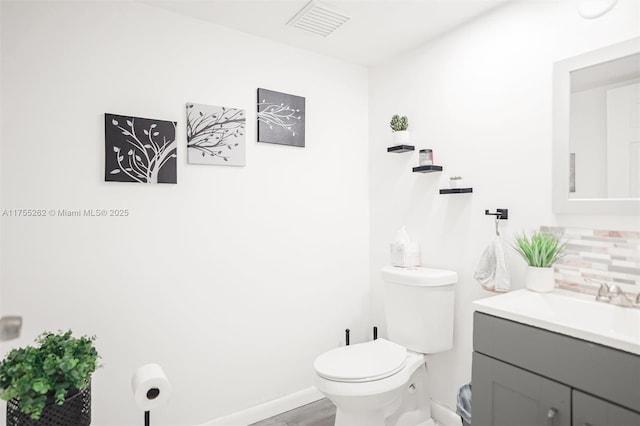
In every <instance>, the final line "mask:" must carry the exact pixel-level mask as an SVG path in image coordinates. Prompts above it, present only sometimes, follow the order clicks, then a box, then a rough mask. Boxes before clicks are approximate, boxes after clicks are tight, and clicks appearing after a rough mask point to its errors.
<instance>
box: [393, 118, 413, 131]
mask: <svg viewBox="0 0 640 426" xmlns="http://www.w3.org/2000/svg"><path fill="white" fill-rule="evenodd" d="M389 125H390V126H391V130H393V131H394V132H400V131H402V130H407V129H408V128H409V119H408V118H407V116H406V115H405V116H403V117H400V116H399V115H398V114H395V115H394V116H393V117H391V122H390V123H389Z"/></svg>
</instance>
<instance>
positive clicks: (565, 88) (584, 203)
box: [551, 37, 640, 215]
mask: <svg viewBox="0 0 640 426" xmlns="http://www.w3.org/2000/svg"><path fill="white" fill-rule="evenodd" d="M639 52H640V37H636V38H632V39H631V40H627V41H623V42H621V43H617V44H614V45H611V46H607V47H604V48H601V49H598V50H594V51H591V52H587V53H584V54H582V55H578V56H575V57H572V58H567V59H564V60H561V61H558V62H556V63H555V64H554V65H553V151H552V153H553V162H552V166H553V174H552V180H551V182H552V193H553V199H552V201H553V202H552V207H553V212H554V213H579V214H615V215H637V214H638V213H640V199H637V198H629V199H625V198H569V115H570V114H569V105H570V98H571V78H570V75H571V72H572V71H576V70H579V69H582V68H586V67H590V66H592V65H596V64H600V63H603V62H608V61H612V60H614V59H618V58H623V57H625V56H629V55H633V54H635V53H639Z"/></svg>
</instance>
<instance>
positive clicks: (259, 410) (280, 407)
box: [202, 387, 324, 426]
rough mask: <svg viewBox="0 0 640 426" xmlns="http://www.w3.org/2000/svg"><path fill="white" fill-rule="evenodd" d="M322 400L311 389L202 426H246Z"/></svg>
mask: <svg viewBox="0 0 640 426" xmlns="http://www.w3.org/2000/svg"><path fill="white" fill-rule="evenodd" d="M322 398H324V395H322V394H321V393H320V391H318V390H317V389H316V388H314V387H311V388H307V389H303V390H301V391H298V392H294V393H292V394H289V395H285V396H283V397H282V398H278V399H274V400H273V401H269V402H265V403H264V404H260V405H256V406H255V407H250V408H247V409H246V410H242V411H239V412H237V413H233V414H230V415H228V416H224V417H218V418H217V419H214V420H211V421H209V422H207V423H204V424H203V425H202V426H247V425H250V424H252V423H255V422H259V421H260V420H264V419H268V418H269V417H273V416H276V415H278V414H280V413H284V412H285V411H289V410H293V409H294V408H298V407H302V406H303V405H306V404H310V403H312V402H315V401H318V400H319V399H322Z"/></svg>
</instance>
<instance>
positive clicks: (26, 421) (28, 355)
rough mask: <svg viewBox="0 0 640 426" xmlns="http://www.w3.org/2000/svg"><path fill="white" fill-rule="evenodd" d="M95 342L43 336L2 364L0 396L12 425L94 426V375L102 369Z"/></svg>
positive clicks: (60, 334) (65, 335)
mask: <svg viewBox="0 0 640 426" xmlns="http://www.w3.org/2000/svg"><path fill="white" fill-rule="evenodd" d="M94 341H95V336H94V337H87V336H82V337H77V338H76V337H73V336H72V333H71V331H66V332H62V331H60V332H58V333H50V332H45V333H43V334H41V335H40V336H38V338H37V339H36V345H34V346H26V347H24V348H17V349H13V350H11V351H10V352H9V353H8V354H7V356H6V357H5V358H4V360H2V362H0V389H2V393H1V394H0V397H1V398H2V399H4V400H5V401H8V402H7V426H12V425H16V426H17V425H21V426H22V425H49V424H65V425H67V424H68V425H71V424H73V425H83V426H84V425H89V424H91V375H92V374H93V372H94V371H95V370H96V368H98V359H99V358H100V357H99V355H98V351H97V350H96V348H95V347H94V345H93V342H94Z"/></svg>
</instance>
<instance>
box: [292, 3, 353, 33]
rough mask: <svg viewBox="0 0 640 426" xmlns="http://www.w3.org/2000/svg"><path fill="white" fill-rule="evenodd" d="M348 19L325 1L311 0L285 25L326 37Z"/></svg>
mask: <svg viewBox="0 0 640 426" xmlns="http://www.w3.org/2000/svg"><path fill="white" fill-rule="evenodd" d="M349 19H350V18H349V17H348V16H346V15H344V14H342V13H340V12H338V11H337V10H335V9H333V8H332V7H331V6H329V5H327V4H326V3H321V2H318V1H315V0H311V1H310V2H309V3H308V4H307V5H306V6H305V7H304V8H303V9H302V10H301V11H300V12H298V13H297V14H296V16H294V17H293V18H291V20H290V21H289V22H287V25H289V26H292V27H296V28H300V29H301V30H304V31H309V32H311V33H314V34H319V35H321V36H323V37H326V36H328V35H329V34H331V33H332V32H334V31H335V30H337V29H338V28H339V27H340V26H341V25H342V24H344V23H345V22H347V21H348V20H349Z"/></svg>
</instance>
